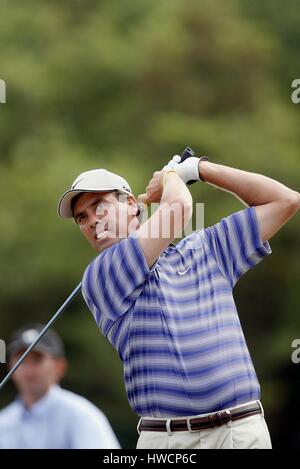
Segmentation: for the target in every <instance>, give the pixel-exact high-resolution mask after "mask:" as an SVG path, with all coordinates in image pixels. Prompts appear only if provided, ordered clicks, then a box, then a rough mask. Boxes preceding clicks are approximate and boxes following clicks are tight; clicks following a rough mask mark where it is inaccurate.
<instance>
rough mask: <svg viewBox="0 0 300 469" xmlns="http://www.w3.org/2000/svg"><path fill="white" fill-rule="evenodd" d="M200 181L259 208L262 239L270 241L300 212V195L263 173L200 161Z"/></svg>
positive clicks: (258, 214) (257, 211)
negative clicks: (299, 210) (299, 209)
mask: <svg viewBox="0 0 300 469" xmlns="http://www.w3.org/2000/svg"><path fill="white" fill-rule="evenodd" d="M199 173H200V174H201V178H202V180H203V181H205V182H206V183H208V184H212V185H214V186H216V187H219V188H220V189H223V190H225V191H228V192H231V193H233V194H234V195H235V196H236V197H238V198H239V199H241V200H242V201H244V202H245V203H246V204H247V205H249V206H255V207H256V214H257V217H258V221H259V225H260V231H261V238H262V240H263V241H267V240H268V239H270V238H271V237H272V236H273V235H274V234H275V233H276V232H277V231H278V230H279V229H280V228H281V227H282V226H283V225H284V224H285V223H286V222H287V221H288V220H289V219H290V218H291V217H292V216H293V215H294V214H295V213H296V212H297V210H298V208H299V206H300V194H299V193H298V192H296V191H294V190H292V189H289V188H288V187H286V186H284V185H283V184H281V183H280V182H278V181H275V180H274V179H271V178H269V177H266V176H263V175H261V174H256V173H250V172H247V171H242V170H240V169H235V168H231V167H228V166H222V165H219V164H215V163H211V162H209V161H200V162H199Z"/></svg>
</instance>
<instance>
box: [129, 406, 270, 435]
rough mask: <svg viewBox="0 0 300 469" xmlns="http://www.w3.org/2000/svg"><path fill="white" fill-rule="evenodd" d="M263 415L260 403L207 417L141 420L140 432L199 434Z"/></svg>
mask: <svg viewBox="0 0 300 469" xmlns="http://www.w3.org/2000/svg"><path fill="white" fill-rule="evenodd" d="M256 414H262V407H261V404H260V402H258V401H257V402H253V403H251V404H248V405H243V406H240V407H234V408H232V409H228V410H222V411H220V412H216V413H213V414H209V415H207V416H205V417H188V418H185V419H178V418H176V419H155V420H152V419H148V418H146V419H143V418H142V419H141V420H140V422H139V425H138V432H139V433H140V432H186V431H189V432H198V431H200V430H206V429H208V428H214V427H221V425H225V424H226V423H228V422H232V421H234V420H239V419H243V418H246V417H250V416H251V415H256Z"/></svg>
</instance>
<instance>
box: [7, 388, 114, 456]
mask: <svg viewBox="0 0 300 469" xmlns="http://www.w3.org/2000/svg"><path fill="white" fill-rule="evenodd" d="M0 448H1V449H102V448H109V449H110V448H116V449H118V448H120V446H119V443H118V441H117V439H116V437H115V435H114V432H113V430H112V428H111V426H110V424H109V422H108V420H107V418H106V417H105V415H104V414H103V413H102V412H101V411H100V410H99V409H98V408H97V407H96V406H94V405H93V404H92V403H91V402H89V401H88V400H87V399H85V398H84V397H81V396H78V395H77V394H74V393H73V392H70V391H66V390H65V389H62V388H61V387H59V386H53V387H52V388H51V389H50V390H49V391H48V393H47V394H46V395H45V396H44V397H43V398H42V399H40V400H39V401H38V402H36V403H35V404H34V405H33V406H32V407H31V408H30V409H27V408H26V407H25V406H24V404H23V402H22V401H21V400H20V399H17V400H15V401H14V402H13V403H11V404H10V405H8V406H7V407H5V408H4V409H3V410H2V411H1V412H0Z"/></svg>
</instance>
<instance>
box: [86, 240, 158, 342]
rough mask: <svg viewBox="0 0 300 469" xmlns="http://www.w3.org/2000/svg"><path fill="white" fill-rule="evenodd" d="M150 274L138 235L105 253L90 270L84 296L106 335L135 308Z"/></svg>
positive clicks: (89, 267) (88, 270)
mask: <svg viewBox="0 0 300 469" xmlns="http://www.w3.org/2000/svg"><path fill="white" fill-rule="evenodd" d="M150 272H151V271H150V269H149V267H148V264H147V261H146V259H145V256H144V252H143V250H142V247H141V245H140V242H139V239H138V238H137V237H136V236H135V235H134V234H133V235H130V236H129V238H127V239H123V240H122V241H120V242H119V243H117V244H115V245H113V246H112V247H111V248H108V249H106V250H105V251H103V252H102V253H101V254H100V255H99V256H98V257H96V259H95V260H94V261H93V262H92V263H91V264H90V265H89V266H88V267H87V269H86V271H85V273H84V276H83V280H82V294H83V297H84V299H85V301H86V303H87V305H88V307H89V309H90V310H91V311H92V313H93V315H94V318H95V321H96V322H97V324H98V326H99V327H100V328H101V330H102V332H103V333H104V334H105V335H106V334H107V332H108V330H109V327H110V325H111V324H112V322H114V321H116V320H117V319H118V318H119V317H120V316H121V315H123V314H125V313H126V312H127V311H128V310H129V308H130V307H131V306H132V305H133V304H134V302H135V301H136V299H137V298H138V297H139V295H140V294H141V292H142V290H143V283H144V282H145V280H146V279H147V278H148V276H149V274H150Z"/></svg>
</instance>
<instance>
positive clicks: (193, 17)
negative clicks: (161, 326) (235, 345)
mask: <svg viewBox="0 0 300 469" xmlns="http://www.w3.org/2000/svg"><path fill="white" fill-rule="evenodd" d="M299 15H300V5H299V2H297V1H296V0H287V1H286V2H284V3H282V2H280V1H279V0H264V2H261V1H258V0H251V1H250V0H226V2H224V1H221V0H198V1H196V0H195V1H194V0H189V1H186V0H172V1H171V2H170V1H165V0H151V1H150V0H131V1H130V2H123V1H121V0H116V1H114V2H111V1H109V0H97V1H96V0H64V1H61V0H60V1H58V0H52V1H51V2H38V1H36V0H27V1H26V2H23V1H21V0H15V1H14V2H12V1H9V0H2V2H1V7H0V48H1V49H0V50H1V54H0V78H1V79H3V80H5V82H6V86H7V96H6V100H7V102H6V104H1V105H0V190H1V204H0V213H1V232H0V238H1V242H0V259H1V267H2V268H1V270H0V277H1V278H0V337H1V338H2V339H4V340H7V338H8V337H9V335H10V334H11V333H12V332H13V331H14V330H15V328H17V327H20V326H22V325H24V324H26V323H28V322H32V321H43V322H46V321H48V319H49V318H50V317H51V315H52V314H53V312H54V311H55V310H56V309H57V308H58V307H59V306H60V304H61V303H62V302H63V301H64V299H65V298H66V296H67V295H68V294H69V292H70V291H71V290H72V289H73V288H74V286H75V285H76V284H77V283H78V282H79V281H80V279H81V275H82V273H83V271H84V269H85V267H86V265H87V263H88V262H89V261H90V260H91V259H92V257H93V256H94V253H93V252H92V251H91V249H90V248H89V247H88V245H86V243H85V242H84V241H83V239H81V236H80V234H79V233H78V230H77V228H76V226H75V225H74V224H73V223H72V222H69V221H67V220H61V219H59V218H58V216H57V213H56V206H57V201H58V199H59V196H60V195H61V193H62V192H63V191H64V190H65V189H66V188H68V187H69V186H70V184H71V182H72V181H73V179H75V177H76V176H77V175H78V174H79V173H80V172H81V171H84V170H87V169H92V168H96V167H106V168H107V169H110V170H112V171H115V172H117V173H120V174H122V175H123V176H124V177H125V178H127V179H128V181H129V183H130V184H131V185H132V187H133V188H134V191H135V192H136V193H137V194H138V193H140V192H144V188H145V186H146V184H147V182H148V180H149V178H150V176H151V175H152V173H153V171H154V170H157V169H159V168H160V167H161V166H163V165H164V164H165V163H166V161H168V159H169V158H170V156H172V155H173V154H175V153H178V152H180V151H182V149H183V148H184V147H185V146H187V145H189V146H192V147H194V148H195V149H196V150H197V152H198V153H199V154H208V155H209V156H210V159H211V160H212V161H214V162H217V163H221V164H225V165H231V166H234V167H238V168H240V169H245V170H249V171H253V172H258V173H263V174H265V175H267V176H270V177H273V178H276V179H278V180H280V181H281V182H283V183H284V184H287V185H288V186H290V187H292V188H294V189H295V190H299V176H300V171H299V150H300V135H299V123H300V105H299V106H297V105H295V104H293V103H292V101H291V92H292V89H291V83H292V81H293V80H294V79H295V78H300V70H299V67H300V61H299V46H300V19H299V18H300V16H299ZM191 191H192V194H193V197H194V201H195V202H204V203H205V224H206V225H210V224H213V223H215V222H217V221H219V219H220V218H221V217H223V216H226V215H228V214H229V213H231V212H233V211H234V210H239V209H240V208H242V205H241V203H240V202H239V201H238V200H237V199H235V198H234V197H233V196H232V195H230V194H227V193H224V192H221V191H219V190H216V189H213V188H212V187H209V186H205V185H201V184H197V185H194V186H193V187H192V189H191ZM299 235H300V224H299V215H298V216H296V217H295V218H294V219H293V220H291V221H290V222H289V223H288V225H287V226H286V227H285V228H284V229H283V230H282V231H281V232H280V233H279V234H277V235H276V236H275V237H274V238H273V239H272V240H271V246H272V249H273V255H272V256H270V257H269V258H268V259H266V260H265V261H264V262H262V263H261V264H260V265H259V266H257V267H256V268H255V269H254V270H253V271H251V272H249V273H248V274H247V275H246V276H245V277H244V278H243V279H241V280H240V282H239V283H238V285H237V286H236V288H235V298H236V301H237V305H238V309H239V312H240V317H241V320H242V324H243V326H244V331H245V335H246V337H247V341H248V345H249V348H250V351H251V354H252V356H253V360H254V364H255V367H256V370H257V373H258V376H259V378H260V382H261V385H262V392H263V403H264V405H265V409H266V415H267V420H268V423H269V426H270V430H271V434H272V436H273V442H274V445H275V446H280V445H282V444H283V443H282V442H284V445H285V447H289V446H293V447H297V446H299V445H300V434H299V435H298V436H297V435H296V436H295V434H294V437H293V439H292V438H288V437H286V438H285V439H284V434H285V436H287V435H286V433H288V429H289V428H290V424H291V423H292V413H289V414H288V416H286V414H284V412H285V410H286V409H288V408H292V409H294V410H295V412H298V414H299V409H300V403H299V397H298V396H299V393H296V392H295V389H296V387H297V386H298V388H297V389H299V373H300V365H298V366H297V365H295V364H293V363H292V362H291V352H292V349H291V343H292V341H293V339H295V338H297V337H300V318H299V286H300V262H299V260H300V259H299V258H300V255H299V254H300V248H299ZM56 329H57V331H59V333H60V334H61V336H62V337H63V339H64V341H65V343H66V347H67V353H68V359H69V372H68V375H67V377H66V379H65V380H64V382H63V385H64V386H65V387H66V388H69V389H72V390H73V391H75V392H78V393H80V394H82V395H84V396H86V397H87V398H88V399H90V400H91V401H93V402H94V403H96V404H97V405H98V406H99V407H100V408H101V409H102V410H103V411H104V412H105V413H106V414H107V416H108V417H109V419H110V420H111V422H112V425H113V427H114V429H115V432H116V433H117V435H118V437H119V439H120V441H121V444H122V445H123V447H125V448H131V447H134V445H135V442H136V439H137V436H136V432H135V424H136V421H137V417H136V416H134V415H133V413H132V412H131V410H130V408H129V405H128V403H127V399H126V395H125V390H124V385H123V377H122V373H123V372H122V366H121V364H120V363H119V359H118V357H117V354H116V352H115V351H114V350H113V349H112V347H111V346H110V345H109V344H108V343H107V342H106V340H105V339H104V338H103V337H102V336H101V335H100V334H99V331H98V330H97V327H96V325H95V323H94V320H93V318H92V315H91V313H90V312H89V311H88V310H87V308H86V306H85V304H84V302H83V300H82V299H81V298H79V297H78V299H77V300H76V301H75V302H74V303H73V304H72V306H71V307H70V308H69V309H68V310H67V311H65V313H64V314H63V316H62V317H61V319H60V320H59V321H58V322H57V324H56ZM0 366H1V368H0V375H1V376H4V374H5V367H4V365H0ZM14 395H15V390H14V388H13V386H12V384H9V385H8V386H7V387H6V388H5V389H4V390H3V391H2V393H1V395H0V406H1V407H2V406H4V405H6V404H7V403H8V402H10V401H11V399H12V398H13V397H14ZM283 416H284V417H283ZM289 419H291V421H289ZM282 422H284V425H282ZM282 432H283V434H282Z"/></svg>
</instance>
